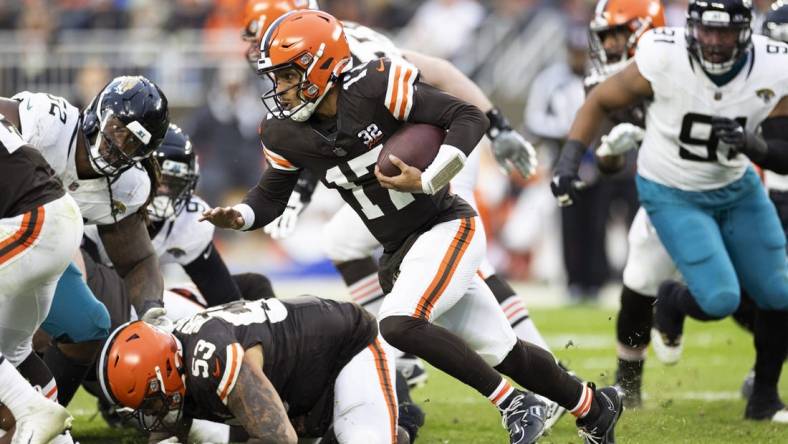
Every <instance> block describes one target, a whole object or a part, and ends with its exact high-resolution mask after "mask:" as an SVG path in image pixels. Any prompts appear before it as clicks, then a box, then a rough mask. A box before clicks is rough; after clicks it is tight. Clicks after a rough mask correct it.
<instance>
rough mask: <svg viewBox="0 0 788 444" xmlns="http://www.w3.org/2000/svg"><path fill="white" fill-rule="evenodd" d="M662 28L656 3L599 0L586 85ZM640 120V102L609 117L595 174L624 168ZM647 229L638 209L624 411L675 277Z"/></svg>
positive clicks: (632, 235) (626, 326) (627, 297)
mask: <svg viewBox="0 0 788 444" xmlns="http://www.w3.org/2000/svg"><path fill="white" fill-rule="evenodd" d="M662 26H665V8H664V6H663V5H662V2H661V1H659V0H600V1H599V2H598V3H597V7H596V10H595V13H594V18H593V19H592V20H591V24H590V26H589V30H590V36H591V39H590V42H591V43H590V45H589V46H590V51H591V60H592V61H593V63H592V73H591V75H590V76H589V77H588V78H587V79H586V85H588V86H590V87H593V86H596V85H598V84H599V83H600V82H602V81H604V80H605V79H607V78H608V77H610V76H611V75H613V74H615V73H617V72H619V71H621V70H622V69H623V68H624V67H626V66H627V64H628V63H632V59H633V57H634V56H635V51H636V48H637V42H638V40H639V39H640V37H642V36H643V34H644V33H645V32H646V31H648V30H650V29H654V28H658V27H662ZM644 118H645V110H644V104H643V103H638V104H637V105H636V106H633V107H631V108H628V109H625V110H623V111H619V112H616V113H615V115H614V116H612V120H613V121H614V122H621V123H618V124H617V125H616V126H615V127H614V128H613V129H612V130H611V131H610V132H609V133H608V134H607V135H606V136H604V137H603V138H602V141H601V144H600V147H599V148H598V149H597V151H596V154H597V157H598V160H599V165H600V169H602V170H603V171H608V172H614V171H616V170H617V169H619V168H621V167H623V166H624V165H625V162H624V157H623V154H624V153H626V152H627V151H629V150H631V149H635V148H637V147H638V146H639V144H640V141H641V140H642V139H643V132H644V130H643V127H644V126H645V125H644V122H643V119H644ZM650 225H651V224H650V222H649V221H648V216H647V215H646V212H645V210H644V209H643V208H640V209H639V210H638V212H637V214H636V216H635V219H634V220H633V222H632V225H631V226H630V230H629V235H628V240H629V249H628V254H627V261H626V266H625V267H624V275H623V281H624V282H623V284H624V285H623V288H622V290H621V305H620V308H619V313H618V317H617V321H616V336H617V347H616V352H617V355H618V364H617V370H616V385H617V386H618V387H620V388H621V390H622V391H623V393H624V404H625V405H626V406H627V407H638V406H640V405H641V403H642V401H641V385H642V380H643V365H644V362H645V359H646V351H647V347H648V344H649V339H650V335H649V333H650V329H651V326H652V313H653V304H654V298H655V297H656V296H657V288H658V286H659V284H660V283H661V282H662V281H664V280H665V279H669V278H672V277H674V275H675V274H676V272H675V266H674V265H673V262H672V261H671V260H670V257H669V256H668V255H667V253H665V250H664V248H663V247H662V244H661V243H660V242H659V238H657V236H656V233H654V230H653V228H651V226H650Z"/></svg>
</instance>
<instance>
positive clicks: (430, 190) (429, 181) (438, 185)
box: [421, 144, 467, 194]
mask: <svg viewBox="0 0 788 444" xmlns="http://www.w3.org/2000/svg"><path fill="white" fill-rule="evenodd" d="M466 159H467V157H466V156H465V153H463V152H462V151H460V150H459V149H458V148H456V147H453V146H451V145H445V144H444V145H441V147H440V149H439V150H438V154H437V155H436V156H435V159H434V160H433V161H432V163H431V164H430V166H428V167H427V169H425V170H424V172H422V173H421V189H422V191H424V194H435V193H436V192H438V191H439V190H440V189H442V188H443V187H445V186H446V185H448V184H449V182H450V181H451V180H452V179H453V178H454V176H456V175H457V173H459V172H460V170H462V167H464V166H465V160H466Z"/></svg>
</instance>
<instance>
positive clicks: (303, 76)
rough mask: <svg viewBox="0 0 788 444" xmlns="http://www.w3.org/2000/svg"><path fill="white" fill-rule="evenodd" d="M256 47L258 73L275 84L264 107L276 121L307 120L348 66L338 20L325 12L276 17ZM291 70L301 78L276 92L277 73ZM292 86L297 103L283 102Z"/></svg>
mask: <svg viewBox="0 0 788 444" xmlns="http://www.w3.org/2000/svg"><path fill="white" fill-rule="evenodd" d="M260 49H261V59H260V60H259V61H258V62H257V73H258V74H259V75H265V76H268V77H269V78H270V79H271V81H272V83H273V88H272V89H271V91H269V92H268V93H267V94H265V95H263V103H265V105H266V107H267V108H268V110H269V111H270V112H271V113H272V114H273V115H274V117H276V118H278V119H285V118H290V119H293V120H295V121H297V122H304V121H306V120H307V119H309V117H310V116H311V115H312V113H314V111H315V109H316V108H317V106H318V105H319V104H320V101H321V100H323V97H325V95H326V93H328V91H329V90H330V89H331V87H332V86H333V85H334V83H335V82H336V81H337V79H338V78H339V76H340V75H341V74H342V73H343V72H345V71H346V70H348V69H350V67H351V63H350V62H351V55H350V46H348V42H347V38H346V37H345V31H344V28H343V27H342V22H340V21H339V20H337V19H336V18H335V17H334V16H332V15H331V14H328V13H326V12H323V11H313V10H305V9H304V10H296V11H291V12H289V13H287V14H285V15H283V16H282V17H279V19H277V20H276V21H274V23H272V24H271V26H270V27H269V28H268V30H266V32H265V34H264V35H263V40H262V43H261V44H260ZM292 69H294V70H295V72H297V73H298V75H299V76H300V79H299V80H298V81H297V83H295V84H294V85H293V86H290V87H288V88H286V89H283V90H280V89H279V88H278V86H277V73H281V72H285V71H288V70H292ZM293 88H295V89H296V90H295V92H296V94H297V97H298V100H299V101H300V102H301V103H299V104H292V103H290V104H286V102H285V101H283V100H282V98H283V97H284V96H285V94H287V93H288V91H290V90H292V89H293Z"/></svg>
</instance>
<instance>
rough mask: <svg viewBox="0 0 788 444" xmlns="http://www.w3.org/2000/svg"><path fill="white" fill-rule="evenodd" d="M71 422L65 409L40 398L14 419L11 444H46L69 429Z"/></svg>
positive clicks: (71, 418) (70, 417)
mask: <svg viewBox="0 0 788 444" xmlns="http://www.w3.org/2000/svg"><path fill="white" fill-rule="evenodd" d="M73 420H74V418H73V417H72V416H71V415H70V414H69V413H68V411H67V410H66V409H65V407H63V406H61V405H60V404H58V403H56V402H54V401H50V400H49V399H46V398H43V397H42V398H41V400H40V401H37V402H33V403H31V404H30V405H29V406H28V407H27V408H26V409H25V410H24V411H23V412H22V413H21V414H20V415H19V416H18V417H17V418H16V432H14V436H13V437H12V438H11V444H47V443H49V442H50V441H52V439H53V438H55V437H57V436H58V435H60V434H61V433H63V432H64V431H65V430H66V429H68V428H70V427H71V422H72V421H73Z"/></svg>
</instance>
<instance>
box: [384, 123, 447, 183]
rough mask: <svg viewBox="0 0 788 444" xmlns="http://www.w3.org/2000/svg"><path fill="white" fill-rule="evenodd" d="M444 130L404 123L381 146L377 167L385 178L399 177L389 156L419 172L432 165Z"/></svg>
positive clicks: (420, 124)
mask: <svg viewBox="0 0 788 444" xmlns="http://www.w3.org/2000/svg"><path fill="white" fill-rule="evenodd" d="M445 137H446V130H444V129H443V128H440V127H437V126H434V125H429V124H426V123H406V124H405V125H403V126H402V128H400V129H399V130H398V131H397V132H396V133H394V134H393V135H392V136H391V137H389V140H387V141H386V143H385V144H384V145H383V149H382V150H380V154H379V155H378V167H379V168H380V172H381V173H383V174H384V175H386V176H396V175H399V173H400V171H399V168H397V167H396V166H395V165H394V164H393V163H391V161H390V160H389V154H393V155H395V156H397V157H399V158H400V159H401V160H402V161H403V162H405V163H407V164H408V165H410V166H412V167H416V168H418V169H419V170H421V171H424V169H425V168H427V167H428V166H429V164H430V163H432V160H433V159H435V156H436V155H437V154H438V149H440V147H441V144H442V143H443V139H444V138H445Z"/></svg>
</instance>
